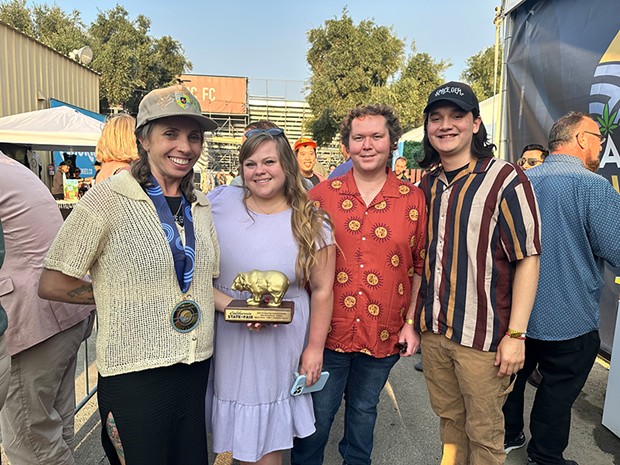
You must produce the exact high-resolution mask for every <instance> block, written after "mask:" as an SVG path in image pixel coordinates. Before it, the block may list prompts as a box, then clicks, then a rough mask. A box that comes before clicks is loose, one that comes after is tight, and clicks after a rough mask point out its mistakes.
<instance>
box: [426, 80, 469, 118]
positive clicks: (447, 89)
mask: <svg viewBox="0 0 620 465" xmlns="http://www.w3.org/2000/svg"><path fill="white" fill-rule="evenodd" d="M443 100H445V101H447V102H450V103H454V104H455V105H456V106H458V107H459V108H460V109H461V110H464V111H472V110H474V109H476V110H478V112H479V111H480V105H479V104H478V99H477V98H476V94H474V91H473V90H471V87H469V86H468V85H467V84H465V83H463V82H456V81H450V82H447V83H445V84H442V85H441V86H439V87H437V89H435V90H434V91H432V92H431V94H430V95H429V96H428V102H426V107H425V108H424V113H427V112H428V110H429V108H430V107H431V106H433V105H434V104H435V103H437V102H441V101H443Z"/></svg>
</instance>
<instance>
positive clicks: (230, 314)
mask: <svg viewBox="0 0 620 465" xmlns="http://www.w3.org/2000/svg"><path fill="white" fill-rule="evenodd" d="M294 306H295V303H294V302H292V301H284V302H282V303H281V304H280V305H279V306H278V307H269V306H268V305H267V304H266V303H261V304H260V305H248V303H247V302H246V301H245V300H233V301H232V302H231V303H230V304H229V305H228V307H226V309H225V310H224V320H226V321H229V322H231V323H271V324H288V323H290V322H291V321H293V308H294Z"/></svg>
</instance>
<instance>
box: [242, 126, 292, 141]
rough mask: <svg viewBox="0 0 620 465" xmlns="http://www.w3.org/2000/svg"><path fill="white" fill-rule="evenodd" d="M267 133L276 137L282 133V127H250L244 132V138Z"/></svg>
mask: <svg viewBox="0 0 620 465" xmlns="http://www.w3.org/2000/svg"><path fill="white" fill-rule="evenodd" d="M265 133H267V134H269V135H270V136H272V137H278V136H281V135H282V134H284V129H282V128H267V129H250V130H249V131H248V132H246V133H245V137H246V138H248V139H249V138H250V137H252V136H256V135H257V134H265Z"/></svg>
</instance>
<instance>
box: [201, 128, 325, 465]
mask: <svg viewBox="0 0 620 465" xmlns="http://www.w3.org/2000/svg"><path fill="white" fill-rule="evenodd" d="M246 136H247V137H248V138H247V140H246V141H245V142H244V143H243V145H242V146H241V151H240V153H239V160H240V165H241V166H240V168H241V177H242V179H243V186H241V187H235V186H229V187H225V188H220V189H219V190H216V191H215V192H213V193H212V195H211V196H210V200H211V204H212V212H213V222H214V224H215V227H216V230H217V234H218V237H219V239H220V256H221V267H220V277H219V278H218V279H217V280H215V283H214V288H215V305H216V310H218V312H222V311H223V310H224V308H225V307H226V306H227V305H228V303H230V301H231V300H233V299H245V298H247V297H249V294H248V293H247V292H243V293H242V292H238V291H233V290H232V289H231V286H232V282H233V280H234V278H235V276H236V275H237V273H239V272H241V271H250V270H254V269H257V270H277V271H281V272H283V273H284V274H286V275H287V276H288V278H289V281H290V286H289V288H288V291H287V293H286V295H285V297H284V300H291V301H293V302H294V304H295V311H294V316H293V321H292V322H291V323H290V324H288V325H277V326H275V325H274V326H270V325H267V326H265V325H260V324H254V325H253V324H244V323H230V322H226V321H224V317H223V315H222V313H218V315H217V322H216V336H215V351H214V354H215V356H214V360H213V383H214V385H213V393H212V396H211V397H210V398H208V399H207V404H208V407H207V416H208V418H207V424H209V423H211V430H212V432H213V449H214V451H215V452H217V453H221V452H225V451H232V454H233V457H234V458H235V459H237V460H239V461H241V462H242V463H258V464H261V465H272V464H274V465H279V464H281V463H282V451H283V450H285V449H290V448H291V447H292V444H293V438H294V437H305V436H309V435H310V434H312V433H313V432H314V429H315V428H314V413H313V410H312V398H311V396H310V395H307V394H306V395H301V396H296V397H293V396H291V394H290V389H291V386H292V383H293V380H294V376H293V373H294V372H295V371H299V373H301V374H306V375H307V377H308V383H309V384H313V383H314V382H316V381H317V380H318V379H319V376H320V374H321V368H322V365H323V346H324V343H325V337H326V335H327V331H328V329H329V324H330V320H331V313H332V305H333V292H332V286H333V282H334V268H335V250H334V243H333V236H332V233H331V221H330V220H329V218H328V217H327V214H326V213H325V212H323V211H321V210H319V209H317V208H316V207H315V206H314V205H313V203H312V201H311V200H310V199H309V198H308V197H307V195H306V191H305V189H304V187H303V184H302V180H301V175H300V172H299V168H298V166H297V162H296V159H295V155H294V154H293V151H292V150H291V146H290V144H289V142H288V140H287V139H286V136H285V135H284V133H283V131H282V130H281V129H280V128H271V129H255V130H252V131H249V132H248V133H247V134H246ZM306 289H309V290H310V293H311V294H310V295H311V296H310V295H309V293H308V291H307V290H306ZM209 407H210V410H209Z"/></svg>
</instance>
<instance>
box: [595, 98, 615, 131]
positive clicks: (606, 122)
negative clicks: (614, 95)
mask: <svg viewBox="0 0 620 465" xmlns="http://www.w3.org/2000/svg"><path fill="white" fill-rule="evenodd" d="M617 114H618V112H617V111H616V112H614V113H613V114H611V115H610V114H609V104H608V103H606V104H605V108H603V116H602V117H600V116H597V117H596V119H597V120H598V124H599V125H600V126H601V133H602V134H603V135H604V136H605V137H609V136H611V134H612V133H613V132H614V129H616V128H617V127H618V125H617V124H614V121H615V120H616V115H617Z"/></svg>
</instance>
